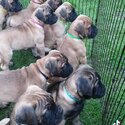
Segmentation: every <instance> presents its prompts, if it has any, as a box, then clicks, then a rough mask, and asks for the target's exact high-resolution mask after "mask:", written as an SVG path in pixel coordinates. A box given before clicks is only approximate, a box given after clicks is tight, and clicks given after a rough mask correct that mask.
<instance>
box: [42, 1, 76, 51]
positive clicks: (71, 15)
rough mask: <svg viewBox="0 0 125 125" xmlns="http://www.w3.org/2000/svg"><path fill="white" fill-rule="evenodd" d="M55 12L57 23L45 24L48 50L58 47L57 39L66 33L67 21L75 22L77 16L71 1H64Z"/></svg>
mask: <svg viewBox="0 0 125 125" xmlns="http://www.w3.org/2000/svg"><path fill="white" fill-rule="evenodd" d="M55 14H56V16H57V17H58V21H57V23H55V24H53V25H45V26H44V33H45V47H46V49H45V51H46V52H48V51H50V50H51V49H54V48H55V49H56V48H57V46H56V45H57V43H56V41H59V40H60V39H62V37H63V36H64V35H65V25H66V22H73V21H74V20H75V19H76V17H77V13H76V11H75V9H74V7H73V6H72V5H71V4H70V3H69V2H64V3H63V4H62V5H61V6H59V7H58V8H57V9H56V11H55Z"/></svg>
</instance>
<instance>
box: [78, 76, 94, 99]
mask: <svg viewBox="0 0 125 125" xmlns="http://www.w3.org/2000/svg"><path fill="white" fill-rule="evenodd" d="M76 85H77V92H78V94H79V95H80V96H82V97H85V98H91V97H92V88H91V85H90V84H89V80H87V78H84V77H80V78H78V79H77V80H76Z"/></svg>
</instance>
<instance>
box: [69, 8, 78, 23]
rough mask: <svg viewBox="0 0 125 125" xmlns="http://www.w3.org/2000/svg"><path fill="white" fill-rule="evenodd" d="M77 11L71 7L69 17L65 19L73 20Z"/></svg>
mask: <svg viewBox="0 0 125 125" xmlns="http://www.w3.org/2000/svg"><path fill="white" fill-rule="evenodd" d="M77 16H78V15H77V13H76V11H75V9H74V8H73V9H72V12H71V13H70V14H69V19H68V20H67V21H70V22H73V21H74V20H75V19H76V18H77Z"/></svg>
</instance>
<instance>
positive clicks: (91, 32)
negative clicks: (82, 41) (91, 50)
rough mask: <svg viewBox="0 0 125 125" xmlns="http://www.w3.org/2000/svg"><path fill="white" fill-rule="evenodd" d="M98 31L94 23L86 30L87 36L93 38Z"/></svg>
mask: <svg viewBox="0 0 125 125" xmlns="http://www.w3.org/2000/svg"><path fill="white" fill-rule="evenodd" d="M97 33H98V29H97V27H96V26H95V25H93V24H92V25H91V26H90V28H89V32H88V38H95V37H96V35H97Z"/></svg>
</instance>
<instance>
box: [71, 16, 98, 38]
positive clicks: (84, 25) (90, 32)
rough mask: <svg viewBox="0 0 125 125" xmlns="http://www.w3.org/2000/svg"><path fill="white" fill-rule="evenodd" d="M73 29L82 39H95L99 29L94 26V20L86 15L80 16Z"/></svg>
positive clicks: (72, 26)
mask: <svg viewBox="0 0 125 125" xmlns="http://www.w3.org/2000/svg"><path fill="white" fill-rule="evenodd" d="M71 28H73V29H74V30H75V31H76V32H77V33H78V35H79V37H81V38H94V37H95V36H96V35H97V31H98V30H97V28H96V26H95V25H93V23H92V20H91V19H90V18H89V17H88V16H85V15H80V16H78V17H77V18H76V20H75V21H74V22H73V23H72V25H71Z"/></svg>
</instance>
